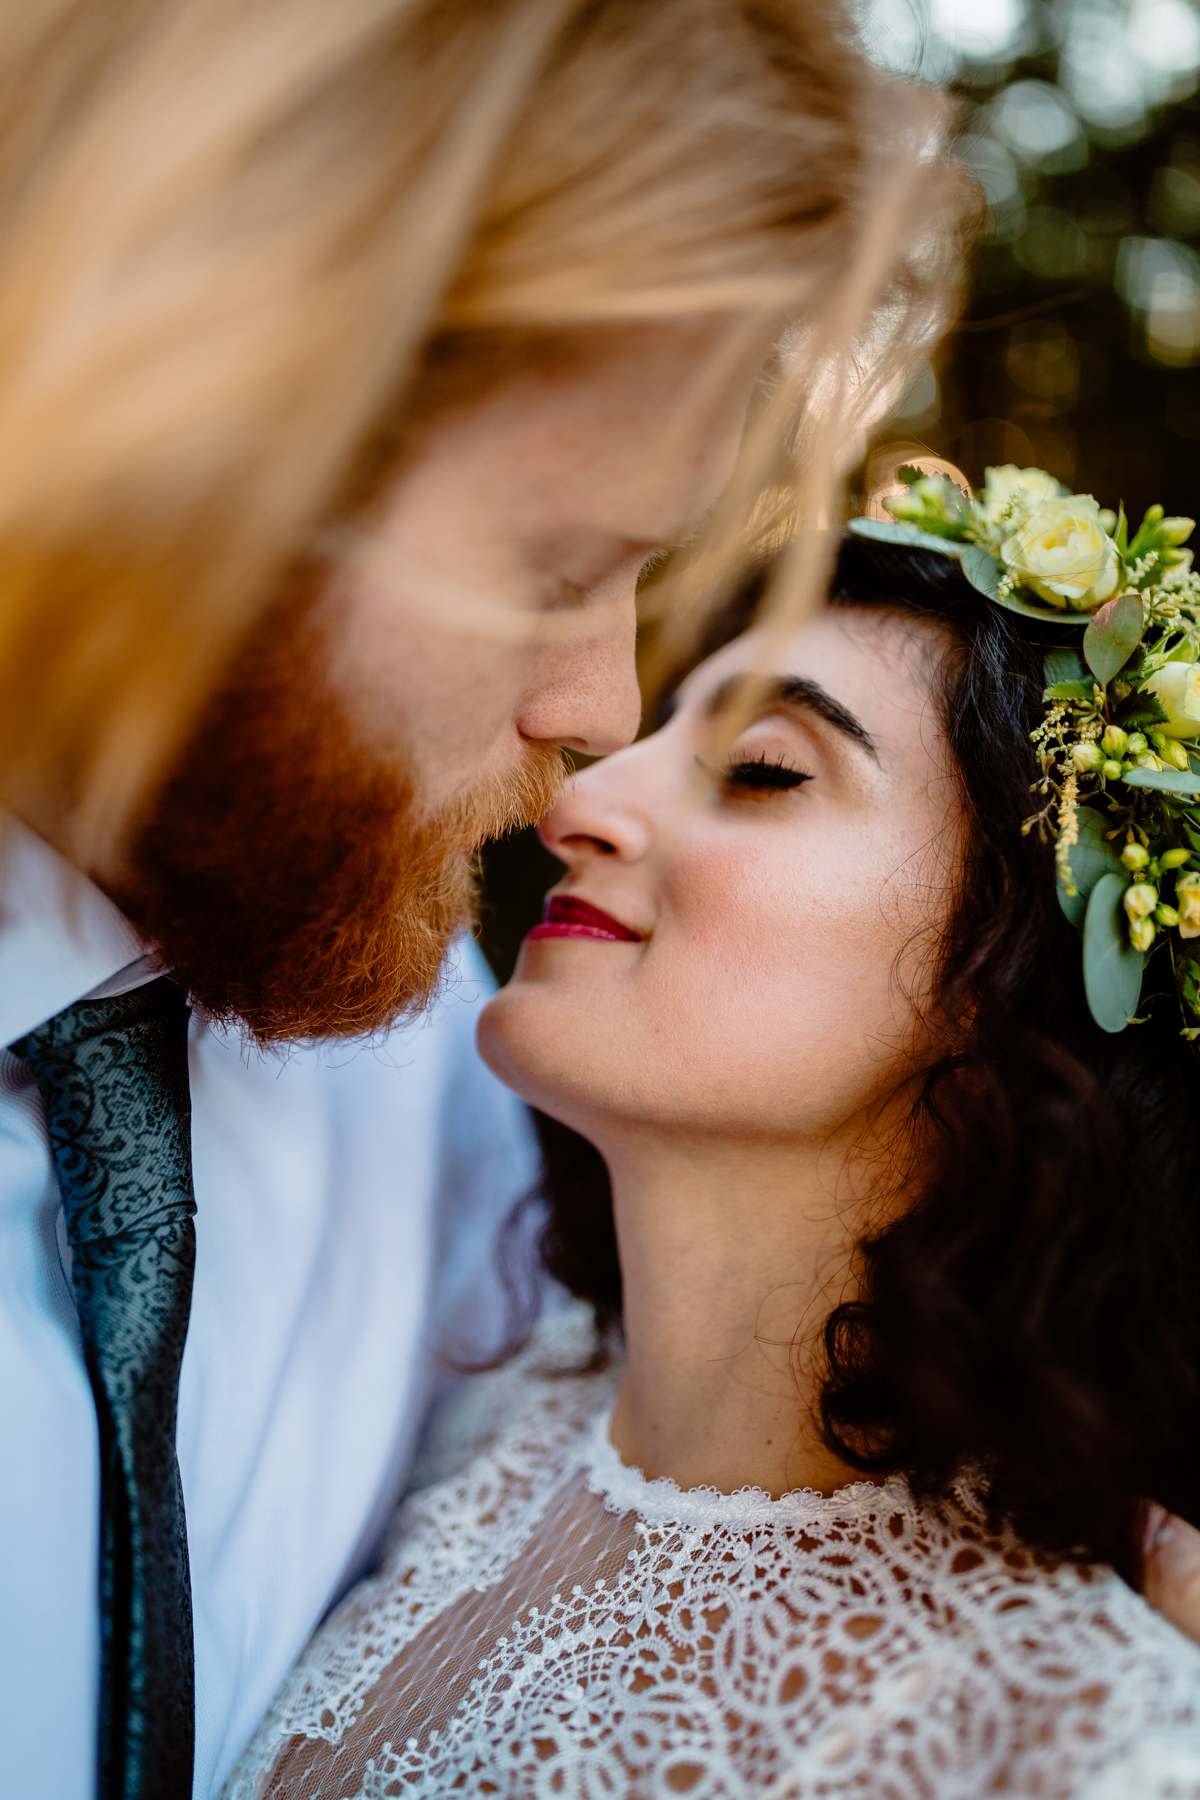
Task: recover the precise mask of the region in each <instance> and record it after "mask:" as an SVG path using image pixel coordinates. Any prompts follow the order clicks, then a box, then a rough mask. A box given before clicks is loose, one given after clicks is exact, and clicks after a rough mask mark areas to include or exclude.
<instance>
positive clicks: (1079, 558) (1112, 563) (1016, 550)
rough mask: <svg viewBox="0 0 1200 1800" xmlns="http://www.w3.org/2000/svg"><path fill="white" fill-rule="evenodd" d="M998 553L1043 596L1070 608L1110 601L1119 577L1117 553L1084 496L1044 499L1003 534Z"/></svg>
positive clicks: (1089, 498)
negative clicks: (1009, 533)
mask: <svg viewBox="0 0 1200 1800" xmlns="http://www.w3.org/2000/svg"><path fill="white" fill-rule="evenodd" d="M1000 555H1001V558H1002V559H1003V561H1004V562H1005V563H1006V564H1007V565H1008V567H1009V568H1010V569H1011V570H1012V571H1013V573H1014V574H1015V575H1017V576H1018V577H1019V578H1020V580H1021V581H1023V582H1025V583H1026V584H1027V585H1028V586H1029V587H1031V588H1033V590H1034V592H1035V593H1038V594H1040V595H1041V597H1042V599H1043V600H1048V601H1049V603H1050V605H1051V606H1070V607H1071V608H1072V609H1073V610H1074V611H1075V612H1092V611H1093V610H1094V609H1095V608H1096V607H1097V606H1099V605H1100V604H1101V602H1102V601H1104V600H1111V599H1112V596H1113V595H1114V594H1115V593H1116V591H1117V588H1118V586H1119V584H1120V580H1121V558H1120V554H1119V552H1118V550H1117V546H1116V545H1115V544H1114V543H1113V541H1112V539H1111V538H1110V537H1109V535H1108V533H1107V532H1106V531H1105V530H1104V528H1103V526H1102V525H1101V523H1100V508H1099V507H1098V506H1097V504H1096V502H1095V501H1094V500H1093V499H1092V496H1091V495H1090V494H1068V495H1065V496H1060V497H1059V498H1058V499H1056V500H1044V501H1043V502H1042V503H1041V505H1039V506H1036V507H1035V508H1034V509H1033V511H1032V512H1030V513H1029V514H1028V515H1027V517H1026V518H1025V521H1024V523H1023V524H1022V525H1021V526H1020V527H1019V529H1018V530H1016V531H1014V532H1013V533H1012V535H1011V537H1007V538H1005V540H1004V543H1003V544H1002V545H1001V548H1000Z"/></svg>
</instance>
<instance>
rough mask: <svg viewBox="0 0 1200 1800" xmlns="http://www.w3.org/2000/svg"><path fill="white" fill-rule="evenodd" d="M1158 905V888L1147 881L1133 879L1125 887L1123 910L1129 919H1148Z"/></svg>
mask: <svg viewBox="0 0 1200 1800" xmlns="http://www.w3.org/2000/svg"><path fill="white" fill-rule="evenodd" d="M1157 905H1158V889H1157V888H1156V887H1154V886H1153V884H1152V883H1151V882H1149V881H1135V882H1134V883H1133V885H1132V886H1131V887H1127V888H1126V889H1125V911H1126V914H1127V915H1128V917H1129V918H1131V919H1148V918H1149V917H1150V914H1151V913H1152V912H1153V911H1154V909H1155V907H1156V906H1157Z"/></svg>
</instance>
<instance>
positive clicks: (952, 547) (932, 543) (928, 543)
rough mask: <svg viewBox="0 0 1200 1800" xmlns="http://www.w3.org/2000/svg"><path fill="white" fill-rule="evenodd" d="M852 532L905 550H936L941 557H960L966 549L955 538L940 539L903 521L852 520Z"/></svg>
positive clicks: (930, 532) (857, 535)
mask: <svg viewBox="0 0 1200 1800" xmlns="http://www.w3.org/2000/svg"><path fill="white" fill-rule="evenodd" d="M850 530H851V531H852V532H853V533H854V535H855V536H856V537H861V538H872V539H874V540H875V541H876V542H878V543H881V544H899V545H900V546H901V547H902V548H903V549H905V550H935V551H936V552H937V554H938V555H939V556H953V557H959V556H961V555H962V553H963V551H964V549H965V548H966V546H965V545H964V544H961V543H959V542H958V540H957V539H955V538H947V537H938V536H936V535H935V534H934V533H933V532H932V531H922V530H921V529H920V527H919V526H917V525H910V524H908V523H907V522H906V521H905V520H902V519H851V521H850Z"/></svg>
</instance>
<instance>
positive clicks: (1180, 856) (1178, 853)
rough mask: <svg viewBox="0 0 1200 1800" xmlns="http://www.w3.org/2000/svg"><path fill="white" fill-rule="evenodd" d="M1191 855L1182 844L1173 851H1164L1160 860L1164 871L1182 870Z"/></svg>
mask: <svg viewBox="0 0 1200 1800" xmlns="http://www.w3.org/2000/svg"><path fill="white" fill-rule="evenodd" d="M1191 854H1192V853H1191V851H1190V850H1185V849H1184V847H1183V845H1182V844H1176V846H1175V848H1174V849H1173V850H1164V851H1163V853H1162V855H1161V856H1160V857H1159V859H1158V860H1159V862H1160V863H1161V864H1162V866H1163V868H1164V869H1182V867H1183V865H1184V863H1185V862H1187V861H1188V860H1189V859H1190V857H1191Z"/></svg>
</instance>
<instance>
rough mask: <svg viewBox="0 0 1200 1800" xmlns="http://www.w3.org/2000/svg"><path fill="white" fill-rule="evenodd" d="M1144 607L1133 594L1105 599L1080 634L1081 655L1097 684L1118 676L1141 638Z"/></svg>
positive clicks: (1104, 685)
mask: <svg viewBox="0 0 1200 1800" xmlns="http://www.w3.org/2000/svg"><path fill="white" fill-rule="evenodd" d="M1145 629H1146V609H1145V607H1144V606H1143V605H1142V603H1141V601H1140V600H1139V598H1138V596H1137V595H1136V594H1121V595H1120V596H1119V597H1118V598H1117V599H1116V600H1107V601H1106V602H1105V603H1104V605H1103V606H1102V607H1100V609H1099V611H1098V612H1095V613H1093V614H1092V618H1091V622H1090V623H1089V625H1088V628H1087V630H1086V631H1085V632H1084V634H1083V655H1084V660H1085V661H1086V663H1087V666H1088V668H1089V669H1090V670H1091V671H1092V674H1093V675H1094V676H1095V677H1096V680H1097V681H1098V682H1099V683H1100V685H1101V687H1107V686H1108V684H1109V682H1110V681H1111V680H1112V679H1113V677H1114V676H1116V675H1119V674H1120V672H1121V670H1122V669H1123V668H1124V667H1125V664H1126V663H1127V662H1128V661H1129V659H1130V657H1131V656H1132V655H1133V653H1134V651H1135V650H1136V649H1137V647H1138V645H1139V644H1140V643H1141V641H1142V633H1143V632H1144V631H1145Z"/></svg>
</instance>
